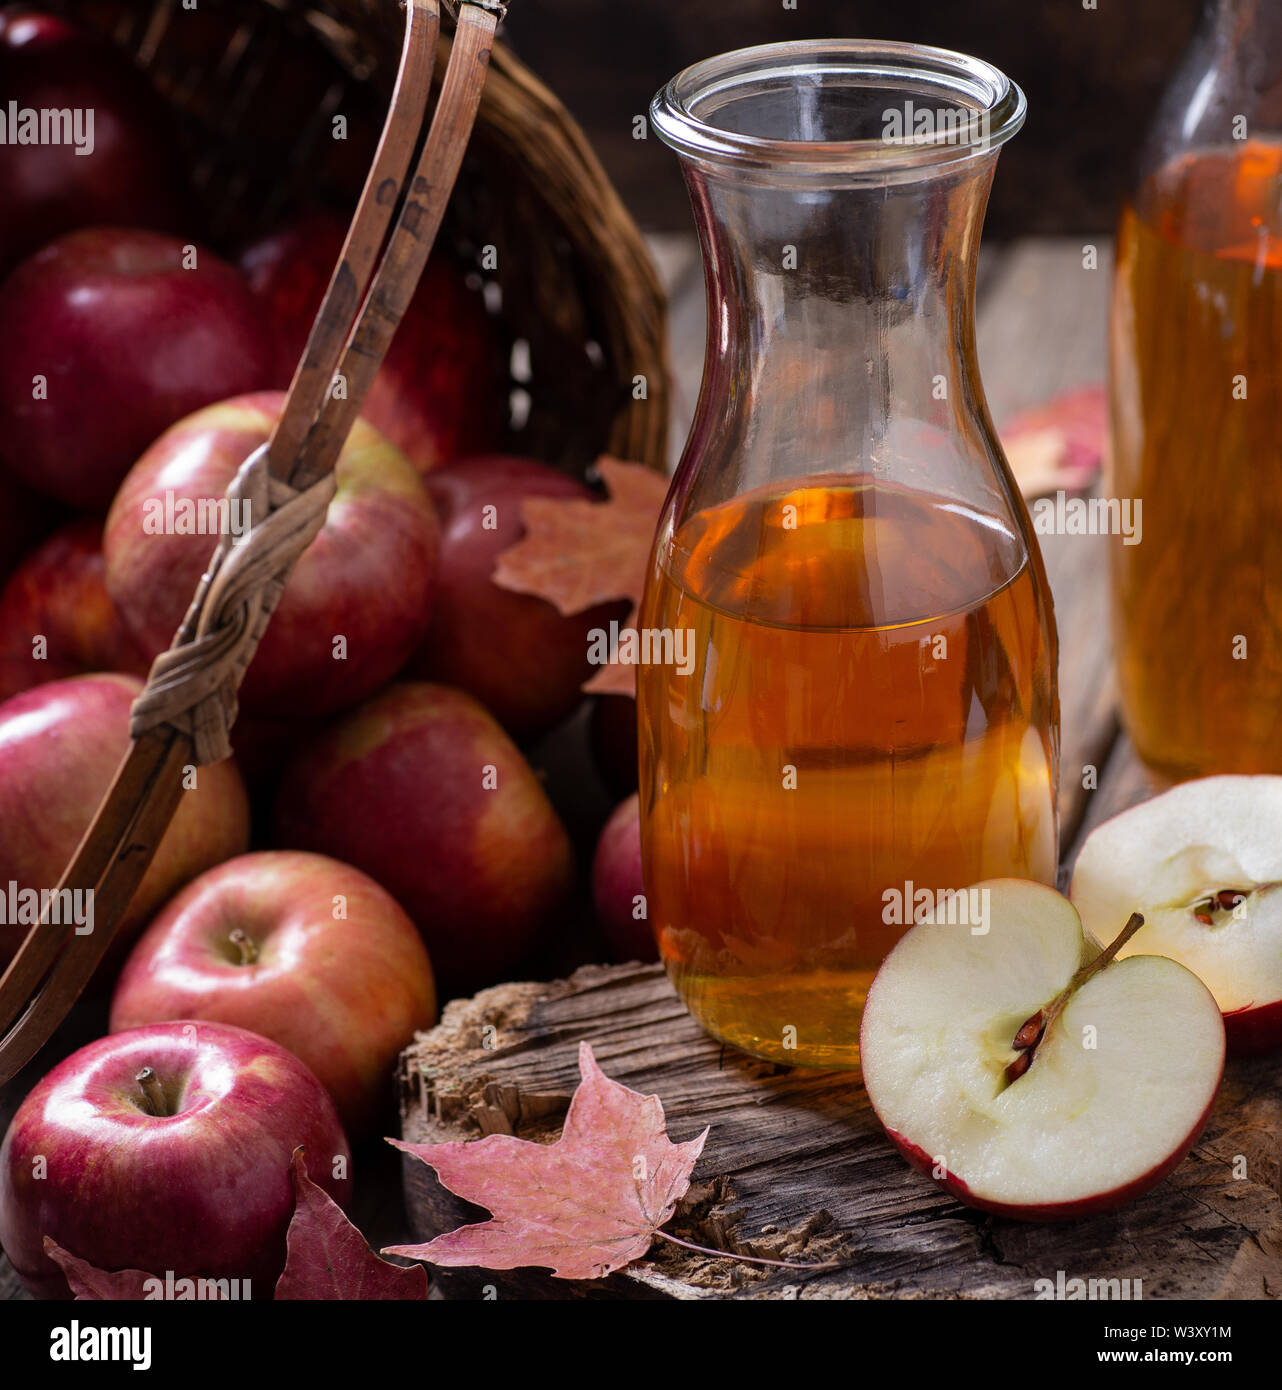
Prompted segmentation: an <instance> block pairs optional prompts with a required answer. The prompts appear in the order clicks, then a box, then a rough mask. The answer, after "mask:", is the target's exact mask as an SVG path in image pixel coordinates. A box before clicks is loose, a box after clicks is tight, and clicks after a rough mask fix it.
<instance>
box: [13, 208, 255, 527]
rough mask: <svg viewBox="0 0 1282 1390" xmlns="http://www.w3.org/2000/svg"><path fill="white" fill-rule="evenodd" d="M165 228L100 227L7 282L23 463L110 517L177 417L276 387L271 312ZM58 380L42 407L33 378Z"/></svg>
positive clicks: (39, 482)
mask: <svg viewBox="0 0 1282 1390" xmlns="http://www.w3.org/2000/svg"><path fill="white" fill-rule="evenodd" d="M195 254H196V257H197V263H196V267H195V268H192V269H184V267H183V257H184V243H183V242H181V241H179V240H177V239H176V238H173V237H166V236H160V235H158V234H157V233H155V232H142V231H129V230H121V229H118V228H110V227H101V228H88V229H86V230H84V231H79V232H70V233H68V234H67V235H66V236H64V237H61V238H60V239H59V240H57V241H55V242H53V243H51V244H50V245H49V246H46V247H44V248H43V249H42V250H40V251H37V252H36V253H35V255H33V256H31V257H29V258H28V259H27V260H25V261H23V262H22V264H21V265H20V266H18V268H17V269H16V270H14V271H13V273H12V274H11V275H10V276H9V278H8V279H7V280H6V281H5V282H4V284H3V285H0V344H3V348H2V349H0V415H2V417H3V419H4V421H5V431H6V437H5V441H4V450H5V458H6V460H7V462H8V464H9V467H10V468H11V469H12V470H13V471H14V472H15V473H16V474H17V475H18V476H19V477H20V478H22V479H23V480H24V481H25V482H27V483H29V484H30V486H31V487H33V488H35V489H36V490H37V491H38V492H43V493H45V494H47V495H48V496H50V497H54V498H56V499H58V500H59V501H62V502H66V503H69V504H70V505H71V506H74V507H79V508H81V509H83V510H87V511H95V510H105V508H106V507H107V505H108V503H110V501H111V499H112V496H113V494H114V493H115V491H116V488H117V486H118V485H119V483H120V480H121V479H122V478H123V477H124V476H125V474H126V473H127V472H128V471H129V468H130V466H131V465H132V464H133V462H134V460H135V459H137V457H138V456H139V454H141V453H142V451H143V450H144V449H146V448H147V446H148V445H149V444H151V442H152V441H153V440H154V439H155V438H156V436H157V435H159V434H160V433H161V432H162V431H163V430H165V429H167V428H168V427H169V426H170V425H172V424H173V423H174V422H175V421H176V420H181V419H182V418H183V417H184V416H186V415H190V414H191V413H192V411H194V410H199V409H200V407H201V406H204V405H209V404H211V403H212V402H214V401H219V400H222V399H224V398H225V397H228V396H235V395H239V394H241V393H242V392H247V391H253V390H256V389H258V388H260V387H262V386H264V385H266V383H267V380H268V377H269V371H270V359H269V356H268V350H267V337H266V331H265V330H264V328H263V326H262V324H261V322H260V320H259V313H260V311H259V309H258V306H257V305H256V304H255V303H254V300H253V298H252V296H251V295H250V293H249V291H248V289H246V287H245V285H244V282H243V281H242V280H241V278H240V276H239V275H238V274H237V273H236V271H235V269H234V268H233V267H231V266H229V265H227V264H226V263H225V262H223V261H221V260H219V259H218V257H217V256H215V255H214V253H213V252H212V251H208V250H205V249H203V248H197V249H196V253H195ZM35 375H42V376H44V377H46V378H47V383H48V385H47V396H46V398H45V399H43V400H36V399H34V398H33V394H32V377H33V376H35Z"/></svg>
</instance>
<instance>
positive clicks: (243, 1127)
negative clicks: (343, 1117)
mask: <svg viewBox="0 0 1282 1390" xmlns="http://www.w3.org/2000/svg"><path fill="white" fill-rule="evenodd" d="M144 1068H150V1071H151V1073H152V1077H151V1079H145V1080H144V1081H143V1082H140V1081H139V1079H138V1077H139V1073H140V1072H142V1071H143V1070H144ZM300 1144H301V1145H303V1146H304V1148H305V1151H306V1163H307V1170H308V1176H309V1177H310V1178H311V1179H312V1181H313V1182H315V1183H318V1184H319V1185H320V1186H321V1187H323V1188H324V1189H325V1190H326V1191H327V1192H328V1193H329V1195H330V1196H331V1197H333V1198H334V1200H335V1201H336V1202H338V1203H339V1204H340V1205H346V1203H347V1202H348V1200H349V1199H350V1195H351V1178H350V1176H349V1174H350V1165H351V1155H350V1153H349V1152H348V1148H347V1141H346V1139H345V1138H344V1135H343V1131H342V1128H341V1126H340V1125H339V1123H338V1117H337V1116H336V1115H335V1114H334V1107H333V1105H332V1104H331V1103H330V1099H329V1096H328V1095H326V1093H325V1088H324V1087H323V1086H322V1085H321V1084H320V1082H319V1081H317V1079H316V1078H315V1077H314V1076H313V1075H312V1074H311V1072H309V1071H308V1070H307V1068H306V1067H305V1066H304V1065H303V1063H302V1062H300V1061H299V1060H298V1058H297V1057H295V1056H293V1054H292V1053H289V1052H287V1051H286V1050H285V1049H284V1048H283V1047H280V1046H278V1045H277V1044H276V1043H274V1042H269V1041H268V1040H267V1039H266V1038H260V1037H258V1036H257V1034H255V1033H248V1032H246V1031H245V1030H244V1029H243V1028H231V1027H228V1026H227V1025H226V1024H221V1023H204V1022H191V1021H180V1022H172V1023H157V1024H152V1025H151V1026H150V1027H147V1028H135V1029H132V1030H131V1031H130V1032H127V1033H114V1034H112V1035H111V1036H110V1037H106V1038H100V1039H99V1040H98V1041H97V1042H93V1043H90V1044H89V1046H88V1047H82V1048H81V1049H80V1051H79V1052H74V1053H72V1055H71V1056H70V1057H68V1058H66V1060H65V1061H63V1062H61V1063H59V1064H58V1066H56V1067H55V1068H54V1069H53V1070H52V1071H51V1072H50V1073H49V1074H48V1075H47V1076H46V1077H45V1078H44V1079H43V1080H42V1081H41V1082H39V1083H38V1084H37V1085H36V1087H35V1088H34V1090H32V1091H31V1093H30V1094H29V1095H28V1096H27V1098H26V1100H24V1101H23V1103H22V1105H21V1107H20V1108H19V1110H18V1113H17V1114H16V1115H15V1116H14V1118H13V1122H12V1123H11V1124H10V1126H9V1131H8V1133H7V1134H6V1135H5V1138H4V1145H3V1147H0V1245H2V1246H3V1247H4V1252H5V1254H6V1255H8V1257H9V1260H10V1263H11V1264H12V1265H13V1267H14V1269H15V1270H16V1271H17V1273H18V1276H19V1277H20V1278H21V1280H22V1282H23V1283H24V1284H25V1285H26V1286H27V1288H28V1289H29V1290H30V1291H31V1292H32V1293H33V1294H34V1295H35V1296H36V1297H37V1298H67V1297H68V1296H69V1293H68V1289H67V1284H66V1281H65V1280H64V1278H63V1276H62V1272H61V1271H60V1270H59V1268H58V1267H57V1265H56V1264H54V1262H53V1261H52V1260H51V1259H50V1258H49V1257H48V1256H47V1255H46V1254H45V1253H44V1238H45V1236H50V1237H51V1238H52V1239H53V1240H55V1241H56V1242H57V1243H58V1244H59V1245H61V1246H62V1247H63V1248H64V1249H66V1250H69V1251H70V1252H71V1253H72V1254H73V1255H78V1256H79V1257H80V1258H81V1259H83V1260H88V1261H89V1262H90V1263H91V1264H93V1265H96V1266H97V1267H98V1268H99V1269H108V1270H117V1269H140V1270H144V1271H145V1272H147V1273H148V1274H153V1275H155V1276H157V1277H158V1278H162V1279H163V1278H164V1277H165V1275H166V1274H167V1273H168V1272H170V1271H172V1272H173V1275H174V1277H175V1279H183V1278H191V1279H194V1278H200V1277H205V1278H212V1279H248V1280H250V1281H251V1285H252V1287H251V1289H250V1290H249V1292H250V1293H252V1295H253V1296H254V1297H257V1298H270V1297H271V1295H272V1289H273V1287H274V1285H275V1281H276V1278H277V1276H278V1275H279V1274H280V1271H281V1269H282V1268H283V1267H284V1264H285V1230H286V1228H287V1227H288V1225H289V1221H290V1217H291V1216H292V1215H293V1210H294V1187H293V1181H292V1179H291V1176H290V1161H291V1156H292V1154H293V1151H294V1149H295V1148H296V1147H297V1146H298V1145H300ZM242 1292H244V1291H243V1290H242Z"/></svg>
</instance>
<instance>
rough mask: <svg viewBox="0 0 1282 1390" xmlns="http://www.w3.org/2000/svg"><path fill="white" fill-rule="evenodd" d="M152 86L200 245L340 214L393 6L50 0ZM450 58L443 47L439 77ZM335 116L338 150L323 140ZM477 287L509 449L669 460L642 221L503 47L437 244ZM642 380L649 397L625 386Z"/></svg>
mask: <svg viewBox="0 0 1282 1390" xmlns="http://www.w3.org/2000/svg"><path fill="white" fill-rule="evenodd" d="M52 8H57V9H60V10H62V11H63V12H65V13H67V14H69V15H70V16H71V17H72V18H74V19H75V20H77V21H78V22H79V23H81V24H83V25H85V26H86V27H87V28H91V29H96V30H98V31H99V32H102V33H105V34H107V35H108V36H110V37H111V38H112V39H113V40H114V41H115V42H116V43H117V44H119V45H120V46H121V47H123V48H125V49H126V50H127V51H129V52H130V53H131V54H133V55H134V56H135V58H136V59H137V61H138V62H139V63H140V64H141V65H142V66H144V67H145V68H146V69H147V70H148V72H149V73H150V75H151V77H152V80H153V82H154V84H155V86H156V87H157V89H158V90H159V91H160V93H161V95H162V96H163V97H164V98H165V99H166V100H167V101H168V102H169V103H170V104H171V105H172V106H173V108H174V109H175V111H176V113H178V115H179V117H180V119H181V120H182V122H183V126H184V133H185V136H186V139H187V143H188V146H189V148H190V150H191V153H192V157H193V167H194V173H193V180H194V183H195V186H196V189H197V192H198V193H199V194H200V196H201V198H202V200H203V202H204V204H205V207H206V209H207V216H208V223H207V226H208V233H207V236H206V239H207V240H209V241H211V242H212V243H213V244H214V245H215V246H218V247H230V246H233V245H236V244H238V243H240V242H242V241H243V240H245V239H247V238H249V237H251V236H253V235H256V234H258V233H261V232H263V231H266V230H268V229H269V228H270V227H271V226H272V225H273V224H274V223H276V222H278V221H279V220H280V218H281V217H282V216H284V215H287V214H288V213H289V212H290V211H291V209H293V208H295V207H299V206H302V205H303V204H304V203H314V202H316V201H320V202H323V203H327V204H329V205H331V206H333V207H334V208H335V209H336V210H338V211H340V212H342V213H343V214H344V215H350V213H351V211H352V209H353V208H354V206H355V203H356V199H357V196H358V194H359V192H360V188H361V184H362V182H363V180H364V177H365V174H366V171H367V169H368V167H369V163H370V160H371V158H372V156H373V151H374V146H375V144H376V142H377V138H378V132H379V129H380V128H381V125H382V121H383V117H384V114H385V110H386V104H387V99H388V95H389V92H390V85H391V81H392V79H393V77H394V76H395V72H396V64H397V60H398V58H399V55H400V49H401V44H402V40H403V36H404V24H405V15H404V11H403V9H402V8H401V6H400V5H399V4H398V3H396V0H310V3H303V0H200V4H199V6H198V7H197V8H196V9H195V10H185V9H184V8H183V7H182V3H181V0H142V2H141V3H140V0H132V2H131V0H54V4H53V5H52ZM448 56H449V43H448V38H447V37H446V36H445V35H442V40H441V45H440V51H439V53H438V67H437V78H438V80H439V78H440V74H441V72H442V71H443V70H444V64H445V61H446V59H447V58H448ZM337 114H341V115H342V116H344V117H345V118H346V123H347V139H346V140H342V141H339V140H335V139H333V138H332V129H333V118H334V116H335V115H337ZM441 244H442V245H446V244H448V245H449V246H450V247H451V248H452V250H453V251H454V252H455V253H456V254H457V255H458V256H459V257H461V258H462V259H463V261H464V262H465V263H466V264H469V265H472V266H479V265H480V264H481V260H482V257H481V252H482V249H483V248H487V247H493V248H494V262H495V264H496V267H497V268H496V270H494V271H493V272H491V273H488V274H486V275H485V276H484V278H486V280H487V282H488V283H487V287H486V290H487V300H488V301H489V302H490V303H491V305H493V306H495V307H496V308H497V315H498V322H499V324H500V328H501V335H502V337H503V340H504V347H505V350H506V353H507V364H508V371H509V374H510V376H511V378H512V391H511V393H510V402H509V407H510V408H509V436H510V437H509V441H508V447H510V448H512V449H513V450H514V451H517V452H520V453H523V454H526V455H528V456H531V457H534V458H540V459H544V460H545V461H547V462H549V463H554V464H557V465H558V466H560V467H563V468H566V469H568V470H570V471H574V472H581V471H582V469H583V468H584V467H585V466H586V465H588V464H590V463H591V462H592V461H593V460H594V459H595V458H596V457H597V456H598V455H600V454H601V453H603V452H609V453H612V454H614V455H616V456H618V457H620V458H627V459H635V460H639V461H642V462H645V463H649V464H651V465H653V466H655V467H658V468H661V467H663V466H664V463H665V461H666V440H667V424H668V389H669V386H668V364H667V356H666V343H665V304H664V296H663V291H662V288H661V287H660V284H659V281H658V277H657V275H656V273H655V270H654V266H653V264H652V263H651V261H650V258H649V256H648V254H647V252H646V248H645V245H644V243H643V241H642V239H641V236H640V233H639V232H638V230H637V228H636V226H635V224H634V223H633V221H632V219H631V218H630V216H629V215H628V212H627V210H626V209H625V208H624V206H623V204H622V203H621V202H620V200H619V198H618V195H617V194H616V193H615V191H614V189H613V187H612V186H611V184H610V182H609V180H608V178H607V177H606V174H605V171H604V170H603V169H602V168H601V165H600V164H599V163H598V161H597V159H596V157H595V155H594V154H593V153H592V150H591V149H590V147H589V146H588V144H587V141H586V139H585V138H584V136H583V133H582V132H581V131H580V129H579V128H578V126H577V125H576V124H575V122H574V121H573V119H572V118H571V117H570V115H569V114H568V112H566V110H565V109H564V107H562V106H561V104H560V103H559V102H558V101H557V99H556V97H555V96H553V94H552V93H551V92H550V91H548V89H547V88H546V87H544V86H543V84H542V83H540V82H539V81H538V79H537V78H535V77H534V76H533V75H532V74H531V73H530V72H528V71H527V70H526V69H525V68H524V67H523V66H522V65H521V64H520V63H519V62H518V61H517V60H516V58H514V57H513V56H512V54H511V53H510V52H509V51H508V50H507V49H505V48H503V47H502V46H498V47H496V48H495V51H494V54H493V58H492V60H491V70H490V75H489V78H488V81H487V83H486V88H485V95H484V98H483V100H482V103H481V109H480V114H479V117H478V120H477V125H476V130H475V132H474V134H473V137H472V142H471V144H470V146H469V150H468V156H467V159H466V162H465V163H464V166H463V172H462V174H461V176H460V179H459V183H458V186H457V188H456V190H455V194H454V197H453V199H452V201H451V204H450V210H449V214H448V216H447V219H446V223H445V226H444V228H443V229H442V233H441ZM637 377H644V378H645V387H644V394H643V398H642V399H639V400H638V399H636V396H637V395H638V394H641V393H639V392H638V391H637V390H636V388H635V386H634V382H635V379H636V378H637Z"/></svg>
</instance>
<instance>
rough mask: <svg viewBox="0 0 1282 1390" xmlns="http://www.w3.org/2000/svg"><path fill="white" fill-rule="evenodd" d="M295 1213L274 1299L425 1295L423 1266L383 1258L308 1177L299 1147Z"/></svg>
mask: <svg viewBox="0 0 1282 1390" xmlns="http://www.w3.org/2000/svg"><path fill="white" fill-rule="evenodd" d="M293 1170H294V1215H293V1218H292V1220H291V1221H290V1223H289V1231H288V1233H287V1235H286V1237H285V1246H286V1250H287V1252H288V1253H287V1255H286V1257H285V1268H284V1270H283V1272H282V1273H281V1276H280V1278H279V1279H278V1280H277V1281H276V1298H277V1299H279V1300H283V1301H286V1302H297V1301H298V1300H301V1299H318V1298H320V1299H342V1300H344V1301H353V1300H357V1299H359V1300H361V1301H363V1302H372V1301H374V1300H376V1299H399V1300H401V1301H406V1300H413V1299H425V1298H426V1297H427V1271H426V1270H425V1269H424V1268H423V1267H422V1265H410V1266H408V1267H407V1266H405V1265H395V1264H392V1263H391V1262H390V1261H388V1260H383V1259H380V1258H379V1257H378V1256H377V1255H376V1254H375V1253H374V1252H373V1251H372V1250H371V1249H370V1248H369V1246H367V1245H366V1244H365V1237H364V1236H363V1235H361V1233H360V1231H358V1230H357V1229H356V1227H355V1226H353V1225H352V1223H351V1222H350V1221H349V1220H348V1219H347V1217H346V1216H345V1215H344V1214H343V1209H342V1207H340V1206H339V1205H338V1203H337V1202H336V1201H334V1199H333V1198H332V1197H331V1196H330V1195H329V1193H328V1192H326V1191H325V1189H324V1188H323V1187H318V1186H317V1185H316V1184H315V1183H314V1182H313V1181H312V1180H311V1178H309V1177H308V1176H307V1169H306V1166H305V1164H304V1162H303V1151H302V1149H301V1148H298V1149H295V1150H294V1165H293Z"/></svg>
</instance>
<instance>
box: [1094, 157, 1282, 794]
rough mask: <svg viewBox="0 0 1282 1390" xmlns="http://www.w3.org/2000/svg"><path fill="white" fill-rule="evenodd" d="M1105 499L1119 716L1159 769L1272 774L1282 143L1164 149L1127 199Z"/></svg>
mask: <svg viewBox="0 0 1282 1390" xmlns="http://www.w3.org/2000/svg"><path fill="white" fill-rule="evenodd" d="M1112 358H1113V371H1112V392H1113V452H1112V474H1111V478H1110V480H1109V484H1108V491H1109V493H1110V495H1113V496H1118V497H1135V498H1140V499H1141V500H1142V502H1143V536H1142V541H1141V543H1140V544H1138V545H1133V546H1129V545H1127V546H1124V545H1122V544H1121V543H1120V542H1118V541H1114V543H1113V579H1114V590H1113V592H1114V630H1115V632H1116V634H1117V643H1116V645H1117V661H1118V677H1119V684H1120V686H1121V691H1122V696H1123V701H1124V704H1125V708H1126V715H1127V727H1128V730H1129V732H1130V735H1131V737H1132V739H1133V740H1134V742H1135V744H1136V747H1137V748H1138V750H1139V751H1140V753H1141V754H1142V756H1143V757H1144V759H1145V760H1146V761H1147V762H1148V763H1150V764H1151V765H1152V766H1154V767H1157V768H1160V769H1161V770H1162V771H1163V772H1165V773H1167V774H1168V775H1170V776H1173V777H1189V776H1199V775H1206V774H1209V773H1216V772H1274V773H1276V772H1282V544H1279V539H1278V538H1279V535H1280V534H1282V481H1279V473H1278V470H1279V467H1280V466H1282V143H1277V142H1267V141H1258V140H1252V141H1246V142H1244V143H1243V144H1242V145H1241V146H1240V147H1236V148H1232V149H1222V150H1202V151H1197V152H1192V153H1188V154H1184V155H1179V156H1176V157H1175V158H1174V159H1173V160H1172V161H1171V162H1170V163H1168V164H1166V165H1165V166H1163V167H1162V168H1160V169H1159V170H1158V171H1157V172H1156V173H1155V174H1153V175H1151V176H1150V177H1149V178H1148V179H1147V180H1146V181H1145V182H1144V183H1143V184H1142V186H1141V187H1140V190H1139V192H1138V194H1137V196H1136V197H1135V199H1134V200H1133V202H1132V203H1131V204H1130V205H1128V206H1127V208H1126V209H1125V211H1124V213H1123V216H1122V225H1121V229H1120V232H1119V236H1118V251H1117V278H1116V287H1115V293H1114V299H1113V315H1112Z"/></svg>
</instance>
